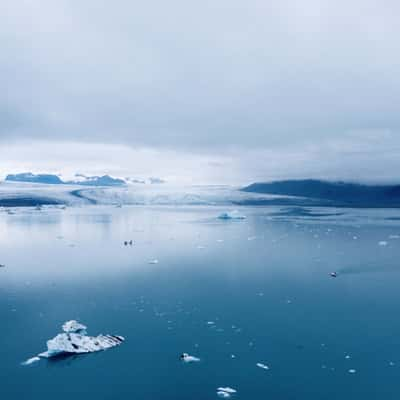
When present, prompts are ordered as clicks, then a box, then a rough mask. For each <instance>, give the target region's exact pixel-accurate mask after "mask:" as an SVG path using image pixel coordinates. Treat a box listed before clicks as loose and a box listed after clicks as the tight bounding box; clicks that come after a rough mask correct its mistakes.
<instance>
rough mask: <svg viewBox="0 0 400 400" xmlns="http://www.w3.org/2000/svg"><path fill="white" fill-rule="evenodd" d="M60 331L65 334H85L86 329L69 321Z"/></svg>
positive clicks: (75, 322) (77, 323)
mask: <svg viewBox="0 0 400 400" xmlns="http://www.w3.org/2000/svg"><path fill="white" fill-rule="evenodd" d="M62 329H63V331H64V332H66V333H81V334H86V329H87V327H86V326H85V325H83V324H80V323H79V322H78V321H75V320H73V319H72V320H71V321H67V322H65V323H64V324H63V326H62Z"/></svg>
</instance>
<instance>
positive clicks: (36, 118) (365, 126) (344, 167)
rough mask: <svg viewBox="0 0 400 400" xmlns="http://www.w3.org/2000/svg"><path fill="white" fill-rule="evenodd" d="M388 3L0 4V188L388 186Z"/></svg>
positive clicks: (392, 171) (391, 31)
mask: <svg viewBox="0 0 400 400" xmlns="http://www.w3.org/2000/svg"><path fill="white" fill-rule="evenodd" d="M398 15H400V3H398V2H396V1H385V0H380V1H371V0H363V1H361V0H346V1H344V0H336V1H328V0H325V1H324V0H301V1H300V0H290V1H288V0H279V1H278V0H276V1H265V0H246V1H244V0H241V1H237V0H213V1H207V0H202V1H183V0H169V1H161V0H158V1H155V0H148V1H146V2H142V1H141V2H139V1H134V0H131V1H128V0H115V1H113V2H110V1H103V0H85V1H80V0H70V1H68V0H58V1H56V2H55V1H52V0H30V1H28V0H3V1H1V2H0V49H1V51H0V178H2V177H4V176H5V175H6V174H7V173H11V172H23V171H33V172H52V173H58V174H62V175H63V176H65V177H70V176H72V175H73V174H74V173H88V174H100V173H109V174H113V175H115V176H120V177H124V176H130V177H136V178H142V177H148V176H160V177H162V178H164V179H167V180H169V181H177V182H179V181H182V182H193V183H232V184H236V183H238V184H244V183H250V182H253V181H263V180H271V179H284V178H303V177H314V178H324V179H346V180H362V181H374V182H380V181H382V182H383V181H385V182H387V181H396V180H397V181H398V180H399V179H398V177H397V171H399V170H400V113H399V112H398V104H400V74H399V73H398V71H400V68H399V67H400V41H399V40H398V38H399V37H400V24H399V23H398Z"/></svg>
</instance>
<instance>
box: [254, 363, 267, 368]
mask: <svg viewBox="0 0 400 400" xmlns="http://www.w3.org/2000/svg"><path fill="white" fill-rule="evenodd" d="M256 365H257V367H259V368H262V369H269V367H268V365H265V364H262V363H257V364H256Z"/></svg>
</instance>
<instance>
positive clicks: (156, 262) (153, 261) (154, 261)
mask: <svg viewBox="0 0 400 400" xmlns="http://www.w3.org/2000/svg"><path fill="white" fill-rule="evenodd" d="M149 264H158V260H157V259H156V260H150V261H149Z"/></svg>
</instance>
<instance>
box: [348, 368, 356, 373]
mask: <svg viewBox="0 0 400 400" xmlns="http://www.w3.org/2000/svg"><path fill="white" fill-rule="evenodd" d="M356 372H357V371H356V370H355V369H349V374H355V373H356Z"/></svg>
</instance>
